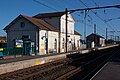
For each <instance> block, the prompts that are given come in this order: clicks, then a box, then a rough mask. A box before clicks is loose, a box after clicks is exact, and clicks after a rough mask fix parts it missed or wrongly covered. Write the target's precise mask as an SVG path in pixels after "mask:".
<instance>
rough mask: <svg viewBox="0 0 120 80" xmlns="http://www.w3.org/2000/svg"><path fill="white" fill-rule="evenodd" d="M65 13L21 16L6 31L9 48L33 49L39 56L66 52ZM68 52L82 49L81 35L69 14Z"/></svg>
mask: <svg viewBox="0 0 120 80" xmlns="http://www.w3.org/2000/svg"><path fill="white" fill-rule="evenodd" d="M65 18H66V17H65V12H53V13H43V14H38V15H35V16H33V17H29V16H24V15H19V16H18V17H17V18H16V19H14V20H13V21H12V22H11V23H10V24H8V25H7V26H6V27H5V28H4V30H5V31H6V33H7V47H8V48H11V47H12V48H13V47H16V46H18V44H19V43H17V42H21V43H22V42H23V43H22V46H26V47H33V46H35V49H36V51H37V54H39V55H42V54H50V53H61V52H65V50H66V49H65V48H66V46H65V44H66V27H65V25H66V22H65ZM67 23H68V33H67V39H68V40H67V44H68V45H67V49H68V50H67V51H72V50H79V49H80V36H81V35H80V34H79V33H78V32H76V31H75V29H74V24H75V21H74V18H73V16H72V15H71V14H68V22H67Z"/></svg>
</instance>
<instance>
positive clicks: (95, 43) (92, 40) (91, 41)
mask: <svg viewBox="0 0 120 80" xmlns="http://www.w3.org/2000/svg"><path fill="white" fill-rule="evenodd" d="M86 41H87V48H94V47H101V46H105V38H104V37H103V36H101V35H98V34H94V33H92V34H90V35H88V36H87V37H86Z"/></svg>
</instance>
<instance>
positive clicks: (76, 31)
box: [74, 30, 82, 36]
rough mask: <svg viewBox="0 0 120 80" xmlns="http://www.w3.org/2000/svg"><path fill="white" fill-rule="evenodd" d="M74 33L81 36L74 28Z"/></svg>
mask: <svg viewBox="0 0 120 80" xmlns="http://www.w3.org/2000/svg"><path fill="white" fill-rule="evenodd" d="M74 34H75V35H80V36H82V35H81V34H80V33H78V32H77V31H75V30H74Z"/></svg>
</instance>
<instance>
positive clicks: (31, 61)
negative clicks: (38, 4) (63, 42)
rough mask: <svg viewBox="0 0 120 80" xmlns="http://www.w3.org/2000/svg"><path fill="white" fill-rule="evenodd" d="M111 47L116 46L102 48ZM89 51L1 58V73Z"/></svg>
mask: <svg viewBox="0 0 120 80" xmlns="http://www.w3.org/2000/svg"><path fill="white" fill-rule="evenodd" d="M116 46H117V45H116ZM109 47H114V46H107V47H103V48H102V49H104V48H109ZM89 51H90V50H89V49H83V50H80V51H77V52H68V53H57V54H46V55H38V56H24V57H18V58H12V59H5V60H4V59H3V60H0V74H3V73H7V72H12V71H16V70H19V69H24V68H28V67H32V66H35V65H40V64H44V63H47V62H51V61H55V60H59V59H62V58H66V55H68V54H75V53H78V52H79V53H81V54H85V53H88V52H89Z"/></svg>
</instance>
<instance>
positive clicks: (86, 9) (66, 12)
mask: <svg viewBox="0 0 120 80" xmlns="http://www.w3.org/2000/svg"><path fill="white" fill-rule="evenodd" d="M103 8H120V5H113V6H101V7H93V8H82V9H75V10H67V8H66V9H65V14H66V20H65V21H66V53H67V26H68V25H67V21H68V20H67V17H68V12H70V13H73V12H76V11H81V10H85V11H88V10H93V9H103ZM85 15H86V14H85ZM85 29H86V24H85ZM84 31H85V32H86V30H84ZM85 32H84V37H86V33H85ZM85 39H86V38H85Z"/></svg>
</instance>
